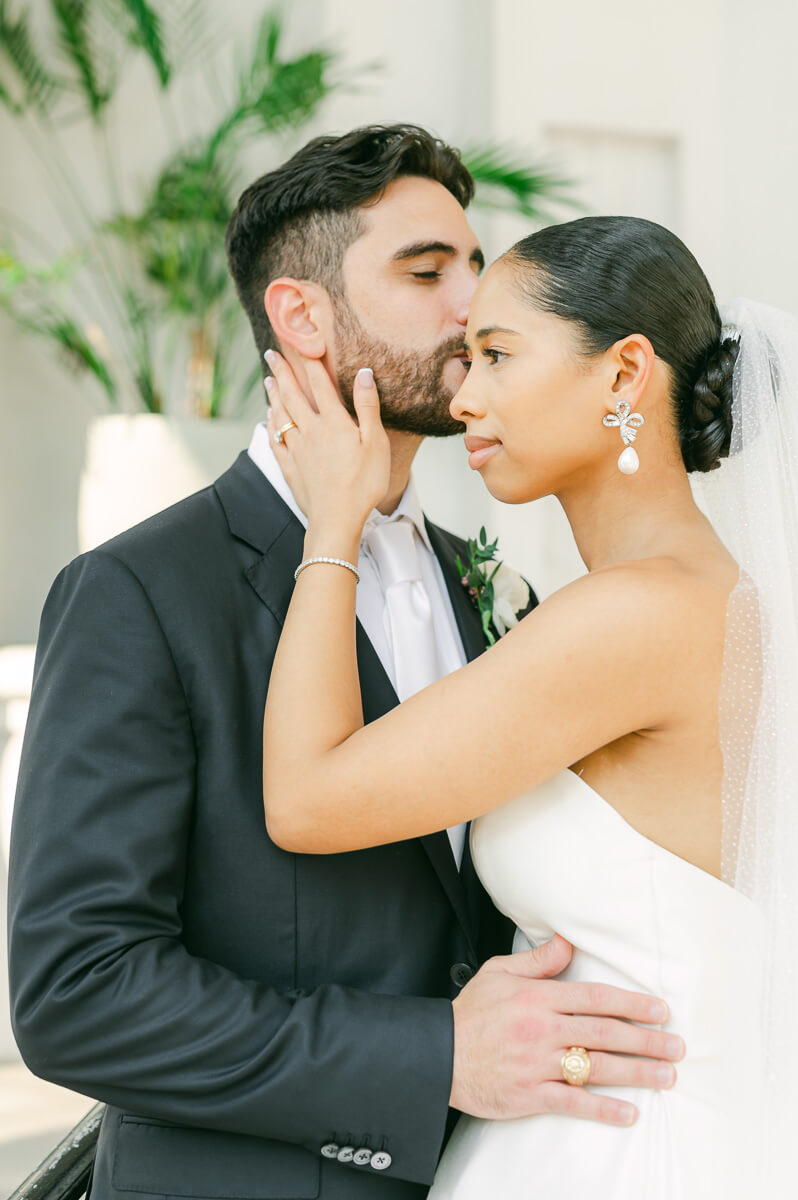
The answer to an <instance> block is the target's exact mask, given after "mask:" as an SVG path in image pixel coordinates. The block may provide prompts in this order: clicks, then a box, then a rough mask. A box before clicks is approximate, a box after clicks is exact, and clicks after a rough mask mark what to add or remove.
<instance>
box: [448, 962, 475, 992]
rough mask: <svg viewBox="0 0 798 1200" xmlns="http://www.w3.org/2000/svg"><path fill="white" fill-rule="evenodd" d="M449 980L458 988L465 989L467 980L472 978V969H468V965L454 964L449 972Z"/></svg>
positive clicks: (462, 963)
mask: <svg viewBox="0 0 798 1200" xmlns="http://www.w3.org/2000/svg"><path fill="white" fill-rule="evenodd" d="M449 978H450V979H451V981H452V983H456V984H457V986H458V987H465V985H466V984H467V983H468V982H469V980H471V979H473V978H474V968H473V967H470V966H469V965H468V963H464V962H459V963H455V964H454V966H453V967H452V969H451V971H450V972H449Z"/></svg>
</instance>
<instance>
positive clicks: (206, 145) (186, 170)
mask: <svg viewBox="0 0 798 1200" xmlns="http://www.w3.org/2000/svg"><path fill="white" fill-rule="evenodd" d="M47 3H48V5H49V11H48V13H47V15H48V18H49V22H50V27H51V34H52V35H53V36H52V43H53V44H51V46H50V52H49V54H48V55H47V56H45V54H44V53H43V52H42V51H41V49H40V43H41V42H42V40H43V39H42V36H41V35H38V36H37V34H36V33H35V32H34V27H33V23H32V20H31V17H30V13H29V11H28V10H21V9H17V11H16V12H12V0H0V103H2V104H3V105H4V106H5V108H6V109H7V111H8V112H9V113H11V114H12V116H13V117H14V119H16V120H17V121H18V122H19V123H20V124H21V126H22V127H23V129H24V132H25V136H26V139H27V142H28V144H29V145H30V147H31V148H32V149H33V151H34V152H35V153H36V154H37V156H38V158H39V160H40V161H41V163H42V166H43V168H44V169H45V170H46V172H47V173H48V175H49V178H50V181H51V184H52V187H53V189H54V194H56V195H57V196H58V199H59V209H60V211H61V213H62V215H63V216H64V219H65V224H66V225H67V232H68V234H69V236H70V238H71V241H72V249H71V250H69V251H68V252H67V253H66V254H61V255H56V254H53V252H52V250H51V248H50V247H48V246H46V245H43V244H42V241H41V238H40V236H38V235H36V234H34V233H33V231H31V230H29V229H26V228H25V227H24V226H23V225H22V223H21V222H20V221H19V220H18V219H16V220H13V219H6V218H5V214H0V217H2V218H4V223H5V224H6V230H5V231H2V230H1V229H0V308H2V309H3V310H5V312H6V313H7V314H8V315H9V316H10V317H11V318H12V319H13V320H15V321H16V322H17V323H18V324H19V325H20V326H21V327H22V328H24V329H25V330H26V331H27V332H29V333H31V334H33V335H36V336H38V337H41V338H45V339H47V340H48V341H49V342H50V343H52V344H55V345H56V346H57V347H58V348H59V350H60V352H61V354H62V356H63V357H64V358H65V361H66V362H67V363H69V364H70V365H71V366H73V367H74V368H76V369H79V370H81V371H84V372H88V373H89V374H90V375H91V376H92V377H93V378H94V380H95V381H96V382H97V383H98V384H99V385H100V388H101V389H102V394H103V395H104V397H105V400H106V402H107V404H108V406H109V407H111V408H112V409H117V410H121V411H148V412H155V413H157V412H162V411H164V409H165V407H166V400H165V397H166V396H167V394H168V393H169V391H170V389H169V388H168V386H167V384H166V382H165V381H166V378H167V373H168V370H169V364H170V363H171V362H173V361H174V360H175V359H177V360H178V361H181V354H180V353H179V349H178V348H179V347H181V346H182V347H183V348H184V350H183V354H182V360H187V367H186V372H187V373H186V385H185V387H184V389H183V392H184V397H185V400H184V408H185V409H186V410H188V411H191V412H195V413H199V414H201V415H204V416H209V417H216V416H220V415H222V414H225V415H236V414H237V413H239V412H241V410H242V409H243V407H244V406H245V404H246V403H247V400H248V399H249V398H251V397H252V395H253V392H254V391H255V388H256V384H257V382H258V377H259V374H260V371H259V368H258V365H257V364H255V366H254V367H253V369H252V370H251V371H248V370H247V369H246V368H242V366H241V364H244V363H248V362H251V359H252V356H251V354H250V353H249V352H248V350H247V349H246V347H247V344H248V338H249V330H248V326H247V323H246V319H245V318H244V316H243V313H242V312H241V310H240V307H239V305H238V302H237V299H236V296H235V292H234V289H233V287H232V283H231V281H230V278H229V276H228V272H227V266H226V261H225V254H224V230H225V226H226V224H227V220H228V217H229V214H230V212H231V211H232V208H233V206H234V201H235V197H236V195H237V194H238V191H240V190H241V187H242V186H243V179H242V168H241V157H242V151H243V150H244V149H245V147H246V146H247V145H248V144H249V143H250V142H252V141H253V140H254V139H263V138H264V137H273V138H274V137H281V136H284V135H286V134H291V133H292V132H293V131H294V130H297V129H299V128H301V127H302V126H303V125H305V124H306V123H307V122H308V121H309V120H310V119H311V118H312V117H313V116H314V115H315V114H316V113H317V112H318V110H319V106H320V105H321V104H322V102H323V101H324V100H325V99H326V98H327V97H328V96H329V95H330V94H331V93H332V92H334V91H335V90H336V89H337V88H340V87H341V86H342V74H339V73H338V72H339V67H340V60H339V57H338V55H337V54H336V53H334V52H333V51H332V50H330V49H329V48H328V47H323V46H322V47H317V48H314V49H310V50H308V51H306V52H305V53H302V54H299V55H297V56H295V57H286V56H285V54H284V53H283V42H284V36H283V22H282V19H281V16H280V15H279V13H278V12H277V11H267V12H265V13H264V14H263V15H262V17H261V18H260V20H259V22H258V25H257V28H256V30H255V33H254V37H253V38H252V39H251V43H250V48H249V50H248V52H246V53H245V52H244V51H243V50H242V49H240V48H239V49H237V50H236V58H235V63H234V70H233V79H232V85H228V86H227V87H226V88H222V87H221V86H220V85H219V83H218V77H217V74H216V66H217V62H218V58H219V55H220V53H222V52H226V48H225V47H224V44H223V39H221V38H220V37H219V31H218V29H216V28H215V27H214V18H213V13H212V10H211V9H210V7H209V5H208V3H207V0H47ZM142 56H143V57H144V59H145V60H146V61H147V63H148V64H149V67H150V72H151V77H152V80H153V85H154V86H155V87H156V88H157V89H158V92H159V93H160V95H161V97H162V102H161V103H162V109H163V114H164V121H165V124H166V126H167V128H168V129H169V131H170V137H171V143H172V144H171V148H170V150H169V152H168V154H167V155H166V158H165V160H164V161H163V162H162V163H161V165H160V167H159V169H158V170H157V173H156V175H155V177H154V178H153V180H152V182H151V184H150V186H149V187H148V189H147V192H146V195H145V196H144V197H143V200H140V202H139V204H138V207H137V208H136V209H134V210H132V211H131V209H130V207H129V202H128V203H127V204H126V200H125V193H126V189H125V187H124V183H125V176H124V171H123V166H124V164H123V163H122V162H121V161H120V158H119V146H118V145H117V144H116V142H115V139H114V138H113V136H112V132H111V127H110V117H111V114H112V110H113V102H114V99H115V97H116V96H117V94H118V91H119V88H120V85H121V83H122V80H123V78H124V75H125V72H126V70H127V68H128V66H129V64H130V63H131V61H132V60H133V59H135V58H136V57H142ZM200 64H201V65H202V68H203V69H202V72H201V77H202V79H203V80H204V81H205V83H206V84H207V86H208V87H209V89H211V90H212V94H213V116H212V118H211V119H210V121H209V122H208V123H207V127H206V128H204V129H203V130H202V132H199V133H193V134H190V135H189V134H185V133H183V134H181V132H180V127H181V124H182V125H183V126H185V124H186V121H185V118H184V119H183V121H182V122H181V121H180V120H179V115H180V114H179V107H178V104H177V97H178V94H179V89H178V83H179V79H180V77H181V75H183V74H185V73H186V70H187V68H189V67H192V66H198V65H200ZM372 69H374V64H372V65H371V66H370V67H365V68H361V73H362V72H363V71H366V70H372ZM348 78H349V80H351V79H352V72H351V70H350V71H349V72H348ZM76 121H83V122H86V121H88V122H89V124H90V127H91V129H92V130H93V132H94V136H95V139H96V147H97V155H98V159H99V161H100V162H101V163H102V164H103V167H104V172H105V178H106V183H107V193H108V202H109V206H110V208H111V210H112V212H111V215H110V216H108V215H104V214H100V213H98V211H97V208H98V204H97V201H96V200H95V201H93V202H92V201H90V199H89V198H88V197H87V196H86V195H85V194H84V189H83V187H82V182H81V178H80V174H79V172H78V171H77V170H76V168H75V165H74V164H73V163H72V162H71V161H70V159H69V157H68V155H67V154H66V153H65V152H64V149H63V147H62V145H61V137H60V135H61V133H62V131H65V130H68V129H69V127H70V126H71V125H72V124H74V123H75V122H76ZM465 157H466V161H467V163H468V165H469V167H470V168H471V170H472V172H473V174H474V176H475V178H476V179H477V182H478V184H479V190H478V199H479V200H480V201H481V202H482V203H486V204H490V205H493V206H498V207H504V208H506V207H508V206H509V207H511V208H513V209H514V210H516V211H518V212H521V213H522V214H524V215H525V216H528V217H530V218H533V219H535V220H538V221H540V220H544V219H545V216H546V206H547V203H548V202H549V201H551V200H553V199H557V198H566V199H567V189H568V184H567V183H566V182H565V181H563V180H559V179H556V178H555V177H553V176H552V175H551V174H549V173H547V172H545V171H542V170H540V169H538V168H535V167H530V166H525V165H524V164H523V163H522V162H519V160H518V156H517V155H514V154H513V153H512V151H510V150H507V149H502V148H501V147H484V148H477V149H475V150H473V151H472V152H470V153H468V154H467V155H466V156H465ZM19 241H22V242H24V243H25V244H26V249H27V255H26V256H25V255H23V254H22V252H21V251H19V250H18V249H17V248H16V245H17V242H19ZM34 254H38V255H40V256H41V255H43V256H44V258H45V260H49V262H48V263H47V265H44V266H36V265H33V264H32V262H31V261H30V259H31V256H32V255H34ZM98 313H102V314H103V316H102V320H100V319H99V318H98V315H97V314H98Z"/></svg>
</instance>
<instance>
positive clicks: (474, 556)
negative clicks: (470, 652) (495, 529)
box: [455, 525, 502, 646]
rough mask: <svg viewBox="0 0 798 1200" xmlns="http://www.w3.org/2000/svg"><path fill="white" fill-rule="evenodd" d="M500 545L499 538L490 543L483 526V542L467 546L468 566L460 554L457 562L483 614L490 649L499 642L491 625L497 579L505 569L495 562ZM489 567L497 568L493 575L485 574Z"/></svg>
mask: <svg viewBox="0 0 798 1200" xmlns="http://www.w3.org/2000/svg"><path fill="white" fill-rule="evenodd" d="M498 545H499V539H498V538H495V539H494V541H492V542H489V541H488V535H487V533H486V532H485V526H484V525H483V526H482V528H481V529H480V531H479V538H478V539H474V538H469V539H468V542H467V543H466V546H467V549H468V566H467V567H466V566H464V565H463V561H462V559H461V558H460V555H459V554H458V556H457V558H456V560H455V564H456V566H457V570H458V573H459V575H460V582H461V583H462V585H463V587H464V588H468V594H469V596H470V597H471V599H472V600H473V602H474V604H475V606H476V608H477V610H478V612H479V615H480V618H481V620H482V631H483V633H484V634H485V640H486V641H487V643H488V645H489V646H492V645H493V644H494V642H495V641H496V635H495V633H494V632H493V629H492V628H491V622H492V620H493V605H494V601H495V596H494V591H493V577H494V575H495V574H496V572H497V571H498V569H499V567H500V566H501V565H502V564H501V562H496V558H495V556H496V548H497V547H498ZM487 563H495V564H496V565H495V567H494V569H493V570H492V571H491V572H490V574H488V573H487V572H486V571H485V570H483V568H484V567H485V565H486V564H487Z"/></svg>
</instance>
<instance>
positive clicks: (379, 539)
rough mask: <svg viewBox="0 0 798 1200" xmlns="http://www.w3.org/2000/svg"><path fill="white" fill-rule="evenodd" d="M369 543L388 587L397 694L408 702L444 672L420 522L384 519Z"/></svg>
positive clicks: (387, 614)
mask: <svg viewBox="0 0 798 1200" xmlns="http://www.w3.org/2000/svg"><path fill="white" fill-rule="evenodd" d="M365 542H366V546H367V547H368V549H369V551H370V552H371V554H372V556H373V558H374V560H375V562H376V564H377V570H378V571H379V573H380V580H381V581H382V586H383V588H384V590H385V612H384V618H383V619H384V621H385V628H386V633H387V635H388V637H389V639H390V642H391V645H392V648H393V661H394V679H395V681H396V694H397V696H398V697H399V699H400V700H407V698H408V696H412V695H413V694H414V693H415V692H418V691H420V690H421V689H422V688H424V687H426V686H427V685H428V684H430V683H434V682H435V680H436V679H440V677H441V675H442V673H443V671H442V668H441V666H440V664H439V662H438V651H437V647H436V643H435V628H434V625H433V620H432V606H431V605H430V600H429V596H428V594H427V589H426V587H425V586H424V583H423V580H422V575H421V564H420V562H419V556H418V547H417V544H416V530H415V526H414V525H413V522H412V521H411V520H410V518H409V517H405V516H402V517H397V518H395V519H394V520H392V521H382V522H380V524H378V525H374V526H372V528H371V529H370V530H368V531H367V533H366V538H365Z"/></svg>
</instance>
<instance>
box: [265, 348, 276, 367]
mask: <svg viewBox="0 0 798 1200" xmlns="http://www.w3.org/2000/svg"><path fill="white" fill-rule="evenodd" d="M263 357H264V358H265V359H266V362H267V363H268V364H269V366H271V365H272V363H273V362H274V361H275V359H276V358H277V355H276V354H275V353H274V351H273V350H264V352H263Z"/></svg>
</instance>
